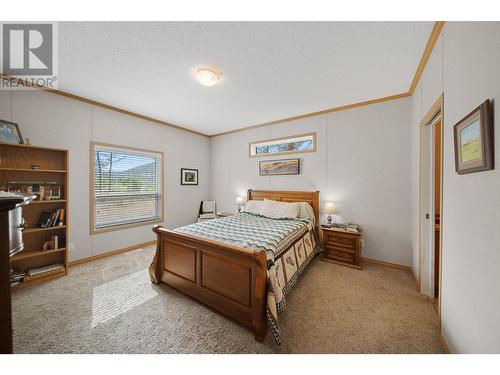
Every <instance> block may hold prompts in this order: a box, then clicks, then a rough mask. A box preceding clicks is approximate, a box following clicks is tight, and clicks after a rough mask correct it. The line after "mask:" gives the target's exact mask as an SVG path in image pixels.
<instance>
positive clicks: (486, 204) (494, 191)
mask: <svg viewBox="0 0 500 375" xmlns="http://www.w3.org/2000/svg"><path fill="white" fill-rule="evenodd" d="M499 43H500V23H474V22H469V23H467V22H449V23H448V22H447V23H446V24H445V26H444V28H443V31H442V34H441V37H440V40H439V42H438V44H437V45H436V47H435V49H434V51H433V54H432V57H431V59H430V60H429V63H428V64H427V67H426V69H425V71H424V74H423V76H422V79H421V82H420V85H419V86H420V87H419V88H417V90H416V92H415V94H414V96H413V98H412V113H413V114H414V116H413V117H412V122H413V124H412V126H413V129H412V150H414V149H415V148H418V142H419V141H418V124H419V122H420V120H419V119H418V117H420V118H421V117H422V116H423V115H425V113H426V112H427V111H428V110H429V108H430V106H431V105H432V103H433V101H434V100H435V99H436V98H437V97H438V96H439V95H440V94H441V93H442V92H444V128H443V131H444V138H443V152H444V155H443V195H444V196H443V212H442V215H443V221H442V232H443V247H442V291H441V293H442V294H441V298H442V300H441V325H442V335H443V337H444V338H445V340H446V341H447V343H448V346H449V349H450V351H451V352H456V353H498V352H500V320H499V319H498V312H499V311H500V293H499V287H500V271H499V270H500V247H499V243H500V231H498V223H499V222H500V209H499V207H500V195H499V194H498V192H499V188H500V170H499V168H498V163H499V158H498V150H500V148H499V147H500V144H499V142H500V140H499V131H498V126H496V130H495V133H496V134H495V149H496V150H497V152H496V154H497V156H496V157H495V159H496V160H495V162H496V165H497V168H496V169H495V170H492V171H485V172H478V173H472V174H467V175H461V176H460V175H458V174H457V173H455V160H454V149H453V125H454V124H455V123H456V122H457V121H459V120H460V119H461V118H463V117H464V116H465V115H467V114H468V113H469V112H470V111H471V110H472V109H473V108H475V107H477V106H478V105H479V104H481V103H482V102H483V101H484V100H485V99H488V98H489V99H490V100H493V102H494V110H493V112H494V121H495V122H496V123H497V125H498V116H497V115H496V113H499V111H500V108H499V104H498V103H499V102H498V99H497V98H499V97H500V70H499V66H500V49H498V48H495V47H496V46H497V45H498V44H499ZM419 90H420V92H418V91H419ZM417 113H420V116H417ZM415 129H417V131H415ZM415 176H417V178H418V156H417V158H415V153H414V152H412V181H413V182H412V184H413V183H414V179H415ZM417 183H418V179H417ZM415 199H417V201H416V200H415ZM412 200H413V204H412V208H413V211H414V212H413V214H412V216H414V217H415V220H416V218H417V216H418V211H415V210H418V197H415V194H413V198H412ZM413 228H414V229H415V230H417V231H418V227H413ZM417 236H418V233H417V234H416V233H415V231H414V232H413V234H412V243H414V241H415V240H416V238H417Z"/></svg>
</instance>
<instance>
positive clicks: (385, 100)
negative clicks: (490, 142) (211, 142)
mask: <svg viewBox="0 0 500 375" xmlns="http://www.w3.org/2000/svg"><path fill="white" fill-rule="evenodd" d="M407 96H410V94H409V93H407V92H404V93H401V94H396V95H390V96H384V97H383V98H377V99H371V100H365V101H363V102H358V103H352V104H347V105H343V106H340V107H334V108H328V109H325V110H322V111H317V112H311V113H306V114H303V115H298V116H293V117H287V118H284V119H280V120H274V121H270V122H264V123H262V124H256V125H250V126H247V127H244V128H240V129H234V130H229V131H226V132H223V133H217V134H212V135H210V137H218V136H221V135H227V134H231V133H237V132H241V131H244V130H250V129H257V128H262V127H264V126H270V125H277V124H281V123H284V122H289V121H294V120H300V119H303V118H307V117H313V116H320V115H325V114H328V113H332V112H338V111H344V110H346V109H352V108H357V107H363V106H365V105H370V104H376V103H382V102H387V101H389V100H396V99H401V98H405V97H407Z"/></svg>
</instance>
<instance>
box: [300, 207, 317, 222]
mask: <svg viewBox="0 0 500 375" xmlns="http://www.w3.org/2000/svg"><path fill="white" fill-rule="evenodd" d="M298 205H299V216H298V217H299V218H301V219H311V220H312V221H313V224H314V222H315V221H316V216H314V210H313V208H312V207H311V205H310V204H309V203H307V202H298Z"/></svg>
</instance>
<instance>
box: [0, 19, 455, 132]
mask: <svg viewBox="0 0 500 375" xmlns="http://www.w3.org/2000/svg"><path fill="white" fill-rule="evenodd" d="M444 23H445V22H444V21H436V23H435V24H434V27H433V29H432V32H431V35H430V36H429V40H428V41H427V45H426V47H425V50H424V53H423V54H422V58H421V59H420V63H419V65H418V68H417V71H416V72H415V75H414V77H413V81H412V83H411V85H410V88H409V89H408V92H404V93H400V94H395V95H390V96H385V97H382V98H377V99H371V100H365V101H362V102H357V103H352V104H347V105H343V106H340V107H333V108H329V109H325V110H322V111H317V112H310V113H305V114H302V115H297V116H292V117H287V118H283V119H279V120H273V121H269V122H265V123H261V124H255V125H250V126H246V127H244V128H239V129H234V130H229V131H226V132H221V133H216V134H206V133H202V132H198V131H196V130H192V129H189V128H186V127H183V126H180V125H176V124H172V123H170V122H166V121H162V120H158V119H155V118H153V117H149V116H145V115H141V114H139V113H136V112H131V111H128V110H126V109H122V108H119V107H114V106H111V105H109V104H105V103H102V102H98V101H95V100H92V99H87V98H84V97H82V96H78V95H74V94H70V93H68V92H65V91H61V90H55V89H49V88H47V87H43V86H36V85H35V86H33V85H31V84H30V83H28V82H27V81H25V80H22V81H23V82H24V83H25V84H26V86H32V87H35V88H37V89H39V90H42V91H45V92H49V93H51V94H56V95H60V96H64V97H66V98H69V99H73V100H78V101H81V102H84V103H87V104H91V105H94V106H96V107H101V108H105V109H108V110H111V111H115V112H119V113H122V114H125V115H128V116H132V117H135V118H138V119H141V120H145V121H149V122H152V123H155V124H158V125H163V126H167V127H170V128H173V129H178V130H183V131H186V132H189V133H193V134H197V135H201V136H204V137H210V138H211V137H218V136H221V135H227V134H232V133H237V132H241V131H245V130H250V129H256V128H261V127H264V126H271V125H277V124H281V123H284V122H289V121H294V120H300V119H303V118H308V117H313V116H319V115H324V114H328V113H332V112H338V111H344V110H347V109H352V108H357V107H362V106H366V105H371V104H377V103H382V102H387V101H389V100H396V99H401V98H405V97H409V96H412V95H413V93H414V91H415V88H416V87H417V84H418V82H419V81H420V78H421V76H422V73H423V71H424V69H425V67H426V65H427V62H428V61H429V57H430V55H431V53H432V51H433V50H434V46H435V45H436V42H437V40H438V38H439V35H440V34H441V30H442V28H443V26H444ZM0 77H7V78H11V77H10V76H8V75H6V74H3V73H0Z"/></svg>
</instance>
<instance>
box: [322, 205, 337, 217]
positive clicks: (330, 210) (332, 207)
mask: <svg viewBox="0 0 500 375" xmlns="http://www.w3.org/2000/svg"><path fill="white" fill-rule="evenodd" d="M323 213H325V214H328V215H331V214H334V213H335V205H334V204H333V202H326V203H325V207H324V208H323Z"/></svg>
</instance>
